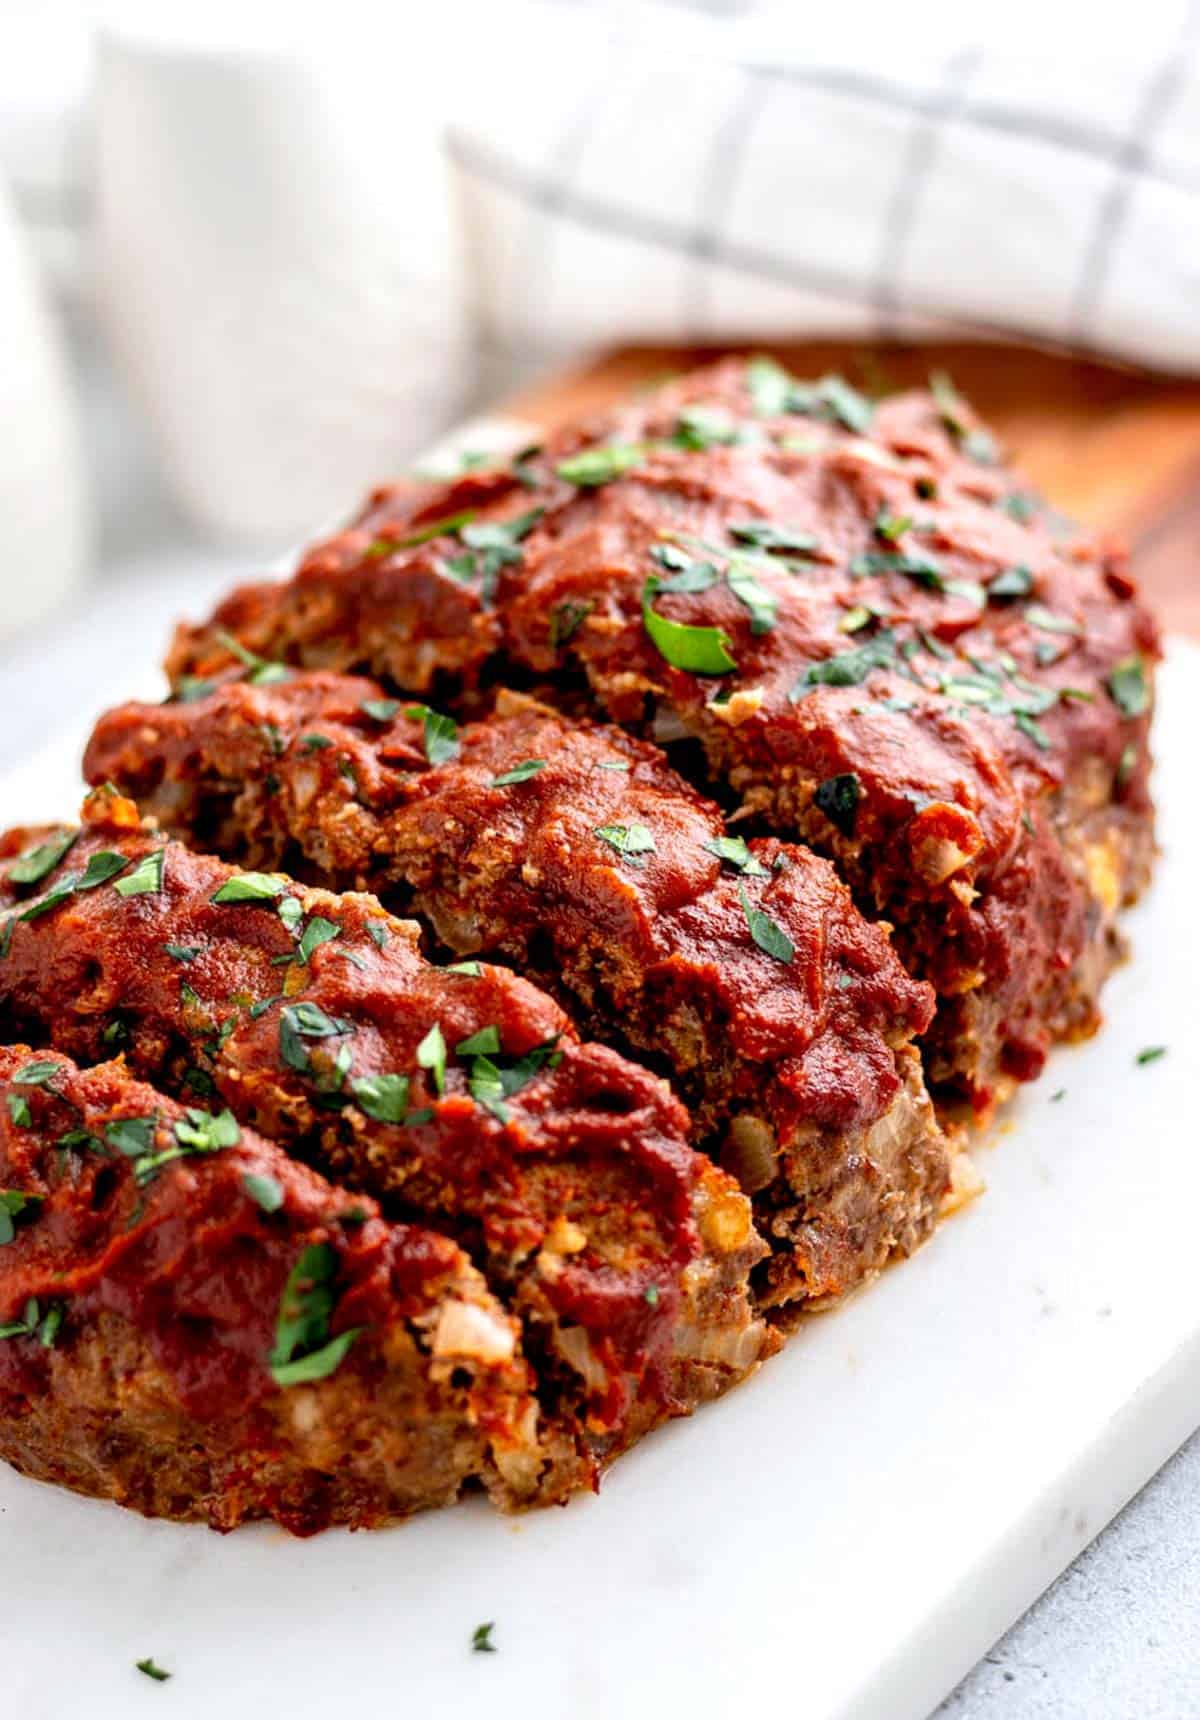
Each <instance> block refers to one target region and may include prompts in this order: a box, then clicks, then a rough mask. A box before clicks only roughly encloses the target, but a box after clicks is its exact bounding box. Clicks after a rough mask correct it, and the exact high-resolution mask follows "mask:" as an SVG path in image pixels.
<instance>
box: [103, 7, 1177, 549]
mask: <svg viewBox="0 0 1200 1720" xmlns="http://www.w3.org/2000/svg"><path fill="white" fill-rule="evenodd" d="M701 3H702V0H695V4H697V5H698V4H701ZM707 3H708V11H707V12H706V13H704V14H702V13H700V12H698V11H696V10H695V9H694V6H692V7H688V6H685V5H684V4H682V0H681V4H678V5H674V6H669V7H668V6H665V5H651V4H647V3H640V4H636V3H633V0H629V3H626V4H613V3H611V0H607V3H606V0H592V3H591V4H588V3H587V0H573V3H567V0H560V3H558V4H553V3H551V0H487V3H486V4H483V3H482V0H477V3H476V4H474V5H472V4H470V3H469V0H442V3H441V5H440V6H439V7H437V8H434V9H431V8H427V7H424V6H421V7H419V8H418V7H416V6H407V5H406V6H403V7H400V8H397V9H396V10H395V12H394V13H390V14H389V17H390V23H389V22H380V21H379V19H378V14H376V20H375V23H374V24H373V25H372V29H373V30H374V31H375V32H376V34H375V36H374V37H373V38H372V48H371V51H370V52H365V51H364V42H365V40H366V37H365V34H364V31H363V30H362V29H361V28H358V27H356V26H353V27H352V26H349V25H347V23H346V20H345V19H344V18H342V17H341V15H340V13H339V18H338V27H337V28H327V29H326V31H325V34H324V35H323V36H322V37H321V38H319V39H317V40H315V41H310V42H309V43H308V44H307V45H302V46H301V47H300V48H297V47H296V45H295V44H294V43H290V44H289V46H288V52H287V54H286V55H284V54H282V53H281V52H279V51H278V44H276V43H275V42H274V41H273V40H272V39H270V38H268V39H267V41H266V42H265V43H263V42H258V43H255V44H254V45H252V46H251V47H249V48H245V49H244V50H243V49H239V48H237V46H236V44H234V45H230V44H221V51H220V52H216V51H213V48H212V45H211V44H206V45H204V46H203V47H201V48H196V47H195V46H194V44H191V43H190V42H188V41H187V40H183V41H176V40H167V41H165V42H164V41H162V40H159V39H153V40H145V39H141V38H138V37H137V36H136V35H134V36H132V37H131V36H130V35H128V34H127V35H126V36H125V37H124V38H123V39H122V40H119V41H117V42H116V44H115V45H113V44H110V47H109V49H108V50H107V51H106V53H105V54H104V55H103V56H102V62H101V70H102V76H101V84H100V98H101V100H100V114H99V122H100V123H99V126H98V137H99V161H98V184H99V188H100V198H101V220H100V227H101V238H102V246H101V252H102V255H101V262H102V271H101V275H102V279H103V280H105V281H106V282H107V305H108V314H109V322H110V327H111V328H112V330H113V333H114V335H115V337H116V339H117V344H118V346H119V347H120V348H121V350H122V352H123V354H124V357H125V360H126V363H127V366H128V368H129V370H130V372H131V374H132V375H133V377H134V380H135V382H136V383H137V384H138V386H139V389H140V392H141V394H142V398H143V400H144V402H145V403H146V405H147V407H148V410H149V413H150V416H151V418H152V420H153V422H154V425H155V428H156V430H157V432H158V438H159V444H160V448H162V450H163V453H164V457H165V463H166V466H167V468H168V470H169V471H170V472H171V473H172V474H173V476H174V478H175V482H176V486H177V488H178V490H179V492H180V493H181V495H183V497H184V499H185V500H186V501H187V502H188V504H189V506H190V508H191V511H192V512H193V513H194V514H195V515H197V516H199V517H200V518H201V519H202V520H204V521H205V522H206V523H207V524H209V525H214V526H217V527H221V528H225V529H233V530H237V531H241V532H254V533H258V534H260V535H262V534H268V533H270V532H272V531H281V532H290V531H292V530H303V529H304V528H305V527H306V526H308V525H311V522H312V520H313V519H320V518H321V517H322V516H323V515H324V514H327V513H328V511H329V510H330V509H337V508H339V507H341V506H343V505H344V504H345V501H346V498H347V497H348V496H349V495H352V494H353V493H354V491H355V489H356V488H358V487H359V486H360V485H361V484H363V483H365V482H367V481H369V480H370V479H371V478H372V477H374V476H376V475H378V474H379V473H381V472H385V471H387V470H389V469H393V468H395V467H396V466H397V465H399V464H400V463H401V462H402V461H403V460H404V459H406V458H407V457H408V456H409V455H411V454H412V453H413V452H415V451H416V450H417V449H418V448H419V447H420V446H422V445H423V444H425V443H427V441H428V440H429V438H430V436H431V434H432V433H433V432H435V431H436V430H438V429H440V428H441V427H442V424H443V423H445V422H449V421H450V420H451V419H453V418H458V417H461V416H462V414H463V412H464V410H465V409H466V408H467V407H469V406H470V405H471V404H472V403H473V399H472V397H474V400H479V399H481V398H486V397H487V396H488V395H494V394H495V393H496V392H498V391H500V390H502V389H503V388H505V387H509V386H512V385H513V384H514V383H516V382H519V381H521V380H523V379H524V377H525V376H527V375H528V374H529V373H531V372H532V371H534V370H538V369H545V368H546V367H547V366H548V365H549V364H551V363H554V362H559V361H561V360H563V359H564V358H569V357H574V356H576V355H578V354H580V353H582V352H584V351H586V350H588V349H589V348H595V347H597V346H601V345H604V344H607V343H612V342H617V341H633V340H641V341H650V342H666V341H677V340H684V341H703V342H713V343H719V342H721V341H733V340H737V341H756V340H761V341H767V340H771V339H796V338H798V337H804V336H807V335H847V336H851V337H864V338H870V337H874V336H877V335H880V334H898V335H910V336H920V335H926V336H928V335H934V336H942V337H961V336H963V335H971V334H977V335H986V336H992V337H995V336H1008V337H1014V338H1024V339H1031V340H1034V341H1042V342H1049V343H1055V344H1060V345H1065V346H1068V347H1071V348H1075V349H1079V350H1086V351H1095V352H1100V353H1104V354H1108V355H1111V356H1114V357H1117V358H1120V359H1124V360H1129V361H1134V362H1141V363H1144V364H1149V365H1152V366H1158V367H1162V368H1165V369H1171V370H1179V371H1184V372H1186V371H1192V372H1200V52H1198V43H1197V35H1198V31H1200V0H1139V3H1138V5H1137V6H1136V7H1134V8H1130V7H1126V8H1122V9H1121V10H1120V13H1119V15H1118V13H1117V12H1116V11H1115V10H1113V11H1112V13H1111V15H1108V14H1102V13H1101V12H1100V11H1099V9H1098V8H1096V7H1095V5H1094V4H1093V5H1090V6H1088V7H1086V8H1085V7H1083V6H1082V5H1079V4H1078V3H1077V0H1008V3H1007V4H1006V5H1005V6H1004V7H1002V8H997V7H994V6H992V7H984V6H982V5H978V4H976V5H971V4H970V3H969V0H965V3H964V0H906V4H905V5H904V6H903V7H900V6H897V5H895V4H887V5H883V4H879V3H877V0H859V3H858V5H857V6H856V7H855V8H854V9H853V12H851V11H850V10H849V9H846V15H845V17H844V18H842V17H839V16H838V15H837V14H836V12H835V9H834V8H833V6H832V5H831V4H830V0H822V4H821V6H820V7H819V8H818V7H817V6H816V5H815V4H813V3H812V0H789V4H787V5H780V4H775V5H768V6H754V5H750V6H748V7H747V6H745V5H742V6H738V5H737V3H736V0H725V4H724V6H722V0H707ZM205 16H206V17H207V14H205ZM156 18H157V19H158V22H157V23H156V26H155V28H161V29H163V30H165V28H166V26H165V23H164V21H163V18H162V17H161V16H159V15H157V14H156ZM389 29H390V30H391V31H392V33H393V34H392V36H391V37H390V38H389V37H388V36H387V34H386V32H387V30H389ZM380 31H382V32H383V33H382V34H380V33H379V32H380ZM339 43H340V46H341V49H342V50H343V51H341V52H338V51H337V50H338V47H339ZM181 331H186V332H185V333H182V334H181Z"/></svg>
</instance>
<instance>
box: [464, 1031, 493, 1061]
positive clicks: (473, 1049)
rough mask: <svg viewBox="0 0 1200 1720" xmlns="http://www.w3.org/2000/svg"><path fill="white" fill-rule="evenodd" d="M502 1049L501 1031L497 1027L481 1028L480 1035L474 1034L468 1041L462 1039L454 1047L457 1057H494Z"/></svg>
mask: <svg viewBox="0 0 1200 1720" xmlns="http://www.w3.org/2000/svg"><path fill="white" fill-rule="evenodd" d="M499 1049H500V1030H499V1028H496V1027H481V1028H480V1029H479V1032H478V1033H472V1034H471V1036H470V1038H468V1039H460V1040H459V1042H458V1044H457V1045H456V1046H455V1047H454V1052H455V1056H457V1057H494V1056H495V1055H496V1053H497V1052H498V1051H499Z"/></svg>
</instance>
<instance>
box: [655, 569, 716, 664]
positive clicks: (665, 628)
mask: <svg viewBox="0 0 1200 1720" xmlns="http://www.w3.org/2000/svg"><path fill="white" fill-rule="evenodd" d="M659 584H660V581H659V579H658V576H657V575H656V574H651V575H650V577H649V579H647V581H646V583H645V585H644V586H643V587H642V625H643V626H644V627H645V629H646V632H647V633H648V634H649V635H650V639H651V641H652V643H653V645H654V648H655V650H656V651H657V652H658V653H659V655H660V656H661V657H663V658H664V659H665V660H666V661H667V662H668V663H669V664H670V665H671V667H672V668H673V669H686V670H688V671H690V673H692V674H693V675H727V674H728V673H729V671H730V670H731V669H736V668H737V664H736V663H735V661H734V660H733V658H732V657H731V656H730V655H729V638H728V635H727V634H725V633H724V632H723V631H722V630H721V629H720V628H719V627H689V626H687V625H686V624H685V623H683V622H681V621H669V620H668V619H667V617H666V616H665V615H659V614H657V613H656V612H655V610H654V607H653V604H654V595H655V593H656V592H657V591H658V589H659Z"/></svg>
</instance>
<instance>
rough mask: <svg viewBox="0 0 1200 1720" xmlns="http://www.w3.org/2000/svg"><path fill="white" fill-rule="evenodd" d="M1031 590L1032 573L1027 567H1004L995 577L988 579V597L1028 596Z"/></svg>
mask: <svg viewBox="0 0 1200 1720" xmlns="http://www.w3.org/2000/svg"><path fill="white" fill-rule="evenodd" d="M1032 590H1033V574H1032V572H1031V571H1030V569H1029V568H1027V567H1006V568H1004V569H1002V571H1001V572H1000V573H998V574H997V575H996V577H995V579H992V580H989V581H988V588H987V594H988V597H989V598H999V597H1028V596H1029V593H1030V592H1031V591H1032Z"/></svg>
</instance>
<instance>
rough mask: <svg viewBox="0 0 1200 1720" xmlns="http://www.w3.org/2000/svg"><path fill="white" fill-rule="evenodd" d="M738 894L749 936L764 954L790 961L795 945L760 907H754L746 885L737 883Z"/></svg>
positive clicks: (776, 959)
mask: <svg viewBox="0 0 1200 1720" xmlns="http://www.w3.org/2000/svg"><path fill="white" fill-rule="evenodd" d="M738 895H739V897H740V898H741V903H742V912H743V913H744V914H745V916H746V925H747V926H748V927H749V930H750V936H751V937H752V938H753V939H754V942H755V943H756V944H757V945H758V947H759V949H760V950H762V951H763V953H764V954H765V955H769V956H772V957H773V958H774V959H775V961H777V962H785V963H786V962H790V961H791V960H792V957H793V956H794V955H795V953H796V947H795V945H794V944H793V943H792V940H791V939H790V938H789V937H788V935H787V933H786V932H785V931H784V930H783V928H782V927H781V926H777V925H776V923H775V921H774V920H773V919H772V918H771V916H770V915H769V914H764V913H763V911H762V909H761V908H756V907H755V906H754V905H753V903H752V902H751V900H750V898H749V896H747V894H746V886H745V885H744V884H739V885H738Z"/></svg>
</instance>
